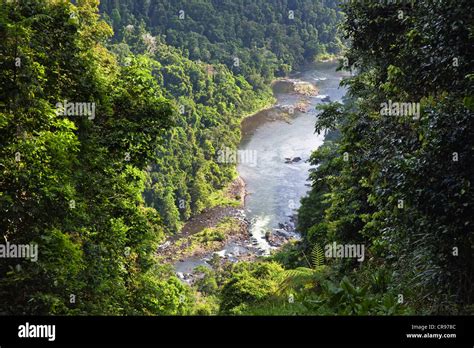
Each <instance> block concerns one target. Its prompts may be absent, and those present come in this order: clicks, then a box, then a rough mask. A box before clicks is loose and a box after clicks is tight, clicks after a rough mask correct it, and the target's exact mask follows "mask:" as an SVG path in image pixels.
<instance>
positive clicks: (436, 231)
mask: <svg viewBox="0 0 474 348" xmlns="http://www.w3.org/2000/svg"><path fill="white" fill-rule="evenodd" d="M400 10H401V11H403V12H404V13H405V14H407V13H409V16H405V17H404V18H402V19H400V18H399V13H400V12H399V11H400ZM345 12H346V14H347V20H346V21H345V23H344V29H345V33H346V35H347V39H349V40H350V41H351V42H352V46H351V48H350V49H349V50H348V52H347V54H346V57H347V59H348V60H347V61H348V62H349V67H348V68H356V69H357V75H356V76H353V77H351V78H349V79H347V80H346V81H345V82H344V84H345V85H346V86H348V88H349V90H348V96H349V98H348V99H347V100H346V101H345V103H344V104H332V105H331V104H330V105H327V106H324V107H323V108H322V112H321V114H320V115H319V117H318V121H317V123H316V131H317V132H321V131H323V130H335V129H338V131H339V135H338V136H337V137H336V138H334V137H330V135H331V133H329V134H328V136H327V137H326V142H325V144H324V145H323V146H322V147H321V148H319V149H318V150H316V151H315V152H314V153H313V155H312V158H311V161H312V164H313V165H318V167H317V168H316V169H315V170H314V171H313V172H312V173H311V180H312V183H313V185H312V190H311V192H310V193H309V195H308V197H306V198H304V199H303V200H302V206H301V208H300V210H299V219H298V221H299V222H298V224H299V228H300V229H301V231H302V234H303V237H304V239H303V242H302V243H301V245H300V248H302V249H303V250H304V251H307V250H311V248H312V246H314V245H317V244H320V245H324V244H327V243H330V242H333V241H337V242H338V243H342V244H353V243H363V244H365V246H366V250H367V253H368V254H369V255H370V256H369V257H367V256H366V260H367V261H365V262H364V264H363V265H362V266H361V267H356V276H355V277H356V278H357V279H358V281H359V282H361V283H363V284H365V285H364V286H363V287H361V288H360V289H361V291H362V289H365V288H367V287H370V288H371V289H372V290H373V291H376V292H380V291H392V292H393V293H403V294H404V297H405V301H408V302H409V303H410V306H412V307H413V308H415V309H416V311H417V312H419V313H445V314H446V313H464V312H465V311H466V310H468V308H470V306H471V307H472V300H473V286H472V279H474V274H473V268H472V267H471V265H472V264H473V262H472V261H473V260H472V257H473V253H472V246H473V245H474V240H473V234H472V233H471V231H470V229H471V227H470V226H472V224H473V223H474V221H473V216H474V215H473V214H472V206H473V204H474V202H473V199H474V194H473V192H472V185H471V181H472V177H474V173H473V166H472V165H471V163H470V158H472V157H473V150H474V147H473V139H474V136H473V135H474V133H473V129H474V124H473V120H474V117H473V114H472V110H471V109H470V108H469V98H470V95H472V91H473V84H472V79H469V78H467V77H468V76H470V75H471V74H472V71H473V70H474V61H473V60H472V55H471V54H470V53H469V51H470V48H469V44H468V43H467V42H468V41H469V38H470V37H471V36H472V26H473V23H472V18H471V17H469V15H467V13H469V12H472V3H471V2H469V1H460V2H451V1H439V2H430V1H417V2H414V6H413V7H411V5H408V4H400V3H399V4H385V3H382V2H380V3H377V2H373V3H364V2H351V3H350V4H347V5H346V6H345ZM455 23H464V24H462V25H461V24H459V25H458V24H455ZM459 62H462V63H460V64H458V63H459ZM389 100H392V101H400V102H418V103H420V109H421V115H420V118H419V120H415V119H413V117H411V115H408V116H406V115H405V116H387V115H383V114H381V112H380V110H381V104H382V103H383V102H388V101H389ZM344 156H346V159H344ZM455 156H458V160H457V161H456V160H455V158H456V157H455ZM400 200H402V201H403V207H402V208H400V207H399V202H400ZM455 248H457V251H458V253H457V255H454V254H455V253H456V249H455ZM381 265H383V267H382V268H381V270H380V271H376V269H377V267H380V266H381ZM333 267H334V269H335V270H336V271H337V272H340V273H341V274H347V273H348V272H349V271H352V270H354V267H355V264H354V263H353V262H342V263H338V264H335V265H334V266H333ZM388 270H391V271H390V272H388ZM368 274H370V276H369V275H368ZM344 287H345V290H344V291H345V292H347V293H348V294H353V295H354V296H355V298H358V297H362V296H359V295H358V293H357V291H353V289H351V288H350V287H349V286H348V285H347V284H345V285H344ZM341 288H342V283H341ZM351 301H352V300H351ZM384 301H388V302H387V306H388V305H389V302H390V301H392V300H390V301H389V300H388V299H386V300H384ZM355 303H357V306H362V307H361V308H362V312H365V311H366V305H365V304H363V303H362V302H360V301H359V300H357V301H356V302H355ZM354 310H355V309H354V306H353V305H350V306H349V307H347V308H345V309H344V308H342V309H341V311H342V312H343V313H353V312H354ZM357 311H358V310H357ZM391 313H393V311H392V312H391Z"/></svg>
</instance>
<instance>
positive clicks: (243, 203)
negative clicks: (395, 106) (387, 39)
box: [158, 63, 342, 284]
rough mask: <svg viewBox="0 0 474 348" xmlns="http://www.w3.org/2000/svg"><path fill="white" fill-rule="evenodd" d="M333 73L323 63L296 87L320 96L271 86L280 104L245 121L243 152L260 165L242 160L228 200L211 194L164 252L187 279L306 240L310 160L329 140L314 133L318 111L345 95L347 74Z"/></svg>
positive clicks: (301, 75) (161, 251)
mask: <svg viewBox="0 0 474 348" xmlns="http://www.w3.org/2000/svg"><path fill="white" fill-rule="evenodd" d="M334 70H335V63H320V64H318V65H317V66H313V67H311V68H308V69H305V70H303V71H302V72H296V73H295V74H294V75H292V76H291V77H289V78H288V79H289V80H290V83H293V82H291V81H298V80H299V81H302V82H303V83H296V84H297V85H305V86H309V85H312V86H314V89H313V88H311V89H312V90H317V92H318V93H317V95H314V94H316V93H310V94H311V95H304V94H305V93H303V94H298V93H295V92H294V90H293V89H286V90H285V89H283V90H278V88H273V92H274V98H275V100H276V101H277V103H275V104H273V105H272V106H271V107H268V106H267V107H266V108H264V109H262V110H260V111H258V112H256V113H253V114H251V115H248V116H247V117H245V118H242V119H241V131H242V138H241V142H240V145H239V151H240V150H242V151H251V153H258V160H257V161H254V162H252V163H247V162H245V161H244V162H242V163H240V162H239V164H238V166H237V171H238V173H239V176H240V177H239V178H237V179H236V181H234V182H232V183H231V184H229V186H228V187H227V188H226V193H225V195H224V196H225V197H226V198H222V196H223V195H221V194H216V195H215V193H213V194H212V196H213V197H211V198H212V199H210V200H211V201H212V202H213V205H212V206H210V207H209V208H208V209H205V210H204V211H203V212H202V213H201V214H199V215H197V216H195V217H193V218H192V219H190V220H189V221H188V222H187V223H186V224H185V226H184V228H183V229H182V231H181V233H180V234H178V235H176V236H174V237H171V238H169V239H168V241H167V242H166V243H164V244H162V246H160V249H159V250H158V254H159V255H160V256H159V258H160V259H161V260H162V263H168V264H172V265H173V267H174V269H175V272H176V274H177V275H178V277H180V278H181V279H182V280H183V281H185V282H187V283H190V284H191V283H193V281H194V279H195V274H194V268H195V267H197V266H204V267H211V265H216V264H218V263H219V262H220V263H225V262H239V261H247V260H255V259H258V258H259V257H261V256H266V255H270V254H271V253H272V252H274V251H275V250H278V249H280V248H281V247H282V246H283V245H285V244H286V243H288V242H291V241H293V240H296V239H299V238H300V236H299V234H298V233H297V231H295V226H296V221H295V216H296V210H297V209H298V206H299V201H300V199H301V197H303V196H305V195H306V193H307V190H308V187H307V178H308V175H309V170H310V166H311V165H310V164H309V162H308V159H309V157H310V155H311V152H312V151H314V149H316V148H317V147H318V146H320V145H321V143H322V141H323V138H322V137H319V136H315V135H314V132H313V129H314V118H313V117H315V115H316V112H315V106H316V105H318V104H320V103H323V102H326V101H327V100H326V99H328V100H329V99H330V100H338V99H340V98H341V96H342V92H339V91H338V85H339V82H340V80H341V78H342V74H341V73H337V72H335V71H334ZM280 80H281V79H280ZM280 87H281V86H280ZM320 93H321V94H320ZM302 100H304V105H303V104H302ZM305 114H308V115H305ZM255 162H256V163H255Z"/></svg>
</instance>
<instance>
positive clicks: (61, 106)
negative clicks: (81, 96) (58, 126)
mask: <svg viewBox="0 0 474 348" xmlns="http://www.w3.org/2000/svg"><path fill="white" fill-rule="evenodd" d="M56 108H57V115H58V116H87V118H88V119H89V120H93V119H94V118H95V103H88V102H68V101H67V100H64V102H57V103H56Z"/></svg>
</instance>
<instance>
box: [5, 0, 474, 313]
mask: <svg viewBox="0 0 474 348" xmlns="http://www.w3.org/2000/svg"><path fill="white" fill-rule="evenodd" d="M346 3H347V4H345V5H341V6H339V1H336V0H325V1H311V0H275V1H268V0H253V1H251V0H236V1H231V0H222V1H219V0H178V1H172V0H144V1H132V0H124V1H117V0H114V1H112V0H103V1H101V2H100V3H99V1H98V0H77V1H73V2H70V1H61V0H41V1H37V0H21V1H7V0H0V42H1V45H0V70H1V74H0V92H1V99H0V234H1V235H2V243H1V246H2V247H3V248H4V249H2V250H0V252H3V253H5V246H8V245H28V246H31V247H33V245H36V246H37V247H38V250H39V256H38V254H37V255H36V256H38V257H37V259H35V260H33V259H31V260H30V259H19V258H15V257H14V258H8V257H4V256H2V259H1V260H0V314H64V315H78V314H81V315H82V314H96V315H98V314H106V315H187V314H225V315H228V314H243V315H294V314H300V315H367V314H377V315H380V314H383V315H387V314H388V315H392V314H415V313H416V314H472V313H473V296H474V294H473V291H474V290H473V289H474V286H473V279H474V260H473V257H474V256H473V255H474V252H473V248H474V240H473V239H474V234H473V230H472V229H473V224H474V221H473V219H474V211H473V204H474V193H473V187H472V179H473V178H474V172H473V171H474V166H473V165H472V159H473V158H474V156H473V155H474V140H473V139H474V124H473V123H474V118H473V111H474V110H473V108H474V102H473V100H474V99H473V98H474V97H473V89H474V85H473V76H474V75H473V70H474V60H473V59H472V48H473V47H472V40H473V35H474V22H473V13H474V11H473V10H474V8H473V7H474V5H473V3H472V1H470V0H458V1H448V0H441V1H429V0H426V1H421V0H420V1H416V2H413V1H396V2H395V1H393V2H392V1H351V2H346ZM346 45H347V47H346ZM330 58H338V59H339V60H340V68H341V69H345V70H348V71H351V72H352V74H351V76H350V77H349V78H347V79H346V80H344V81H343V82H342V83H343V85H345V86H346V87H347V96H346V97H345V98H344V100H343V102H336V103H330V104H326V105H325V106H322V107H321V108H320V110H319V111H320V113H319V114H318V117H317V119H316V124H315V131H316V132H318V133H319V132H326V137H325V142H324V144H323V145H322V146H321V147H319V148H318V149H315V151H314V153H313V154H312V156H311V159H310V161H311V163H312V164H313V165H314V166H313V169H312V170H311V173H310V175H309V176H310V181H311V189H310V191H309V193H308V195H307V196H306V197H305V198H303V200H302V202H301V203H302V205H301V207H300V208H299V210H298V219H297V221H298V226H297V229H298V231H299V232H300V233H301V237H302V239H301V240H300V241H297V242H293V243H289V244H287V245H285V246H284V247H282V248H281V249H280V250H278V251H276V252H275V253H273V254H272V255H271V256H269V257H261V258H258V259H257V260H253V261H249V262H237V263H231V262H228V263H222V262H219V260H217V261H216V260H214V259H213V260H210V264H211V266H212V267H208V268H206V267H201V268H199V269H198V270H197V271H198V273H199V277H198V278H197V280H196V282H195V283H194V284H192V285H189V284H185V283H184V282H183V281H181V280H180V279H178V277H176V273H175V271H174V269H173V266H172V265H170V264H166V263H162V262H161V261H159V259H158V258H157V254H158V252H157V251H158V250H160V249H159V245H162V243H163V242H164V241H165V240H172V239H170V238H173V237H175V236H179V233H180V231H181V229H182V227H183V225H184V224H185V223H186V222H187V221H188V220H189V219H190V218H191V217H193V216H196V215H198V214H199V213H201V212H203V211H205V210H206V208H212V207H215V206H217V205H224V204H233V203H235V202H229V201H228V199H227V198H226V197H225V196H224V195H223V193H222V192H223V190H225V189H226V187H228V185H229V183H231V182H232V181H233V180H234V179H236V177H237V172H236V166H235V163H221V162H220V161H219V160H218V153H219V151H220V150H223V149H230V150H235V149H237V147H238V145H239V142H240V139H241V130H240V126H241V122H242V120H243V119H244V118H245V117H246V116H248V115H250V114H252V113H255V112H256V111H258V110H260V109H262V108H265V107H268V106H269V105H272V104H273V103H274V102H275V99H274V96H273V94H272V90H271V87H270V83H271V82H272V81H273V80H274V79H275V78H277V77H285V76H288V74H290V73H291V72H292V71H294V70H296V69H299V68H301V67H302V66H303V65H305V64H308V63H312V62H314V61H315V60H317V59H330ZM227 225H229V223H228V222H227ZM204 232H206V233H209V234H212V233H214V235H213V238H215V237H216V236H217V238H222V233H223V232H222V231H219V230H218V229H217V231H216V230H211V231H209V230H208V231H204ZM206 233H203V234H202V236H203V240H204V242H208V240H207V239H206V238H208V237H209V236H208V235H206ZM328 245H335V246H337V245H354V246H363V247H364V248H365V249H364V250H365V257H363V258H361V259H359V260H357V259H355V258H339V259H337V258H328V257H326V255H325V250H326V249H327V246H328ZM2 255H3V254H2Z"/></svg>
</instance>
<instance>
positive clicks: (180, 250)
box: [158, 177, 249, 263]
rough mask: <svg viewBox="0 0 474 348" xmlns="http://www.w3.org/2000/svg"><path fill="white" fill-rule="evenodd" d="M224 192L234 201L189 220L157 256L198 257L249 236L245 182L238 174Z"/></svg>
mask: <svg viewBox="0 0 474 348" xmlns="http://www.w3.org/2000/svg"><path fill="white" fill-rule="evenodd" d="M222 194H223V195H224V197H225V198H226V199H227V200H228V201H230V202H234V204H227V205H218V206H215V207H210V208H207V209H205V210H204V211H203V212H201V213H200V214H198V215H196V216H194V217H192V218H191V219H189V220H188V221H187V222H186V223H185V225H184V227H183V228H182V230H181V231H180V233H179V234H177V235H175V236H172V237H170V238H168V239H167V240H166V241H165V242H164V243H163V244H161V245H160V246H159V247H158V258H159V260H160V261H161V262H164V263H175V262H179V261H183V260H185V259H186V258H199V257H202V256H204V255H206V254H209V253H212V252H216V251H219V250H220V249H221V248H222V247H223V246H224V245H226V244H227V243H230V242H239V241H243V240H245V239H246V238H248V234H249V232H248V228H249V222H248V221H247V220H246V218H245V213H244V211H243V207H244V204H245V196H246V194H247V193H246V189H245V182H244V181H243V180H242V178H240V177H237V178H236V179H235V180H233V181H232V182H231V183H230V184H229V185H228V186H227V187H226V189H225V190H223V192H222Z"/></svg>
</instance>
